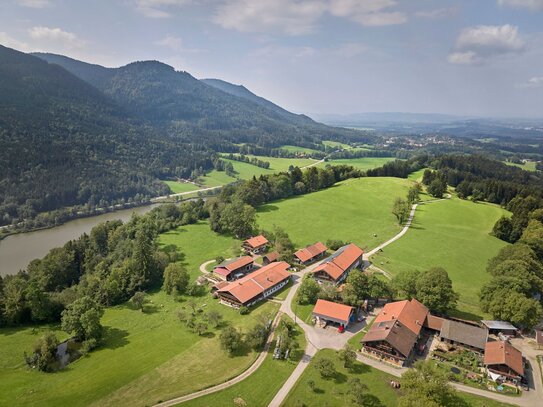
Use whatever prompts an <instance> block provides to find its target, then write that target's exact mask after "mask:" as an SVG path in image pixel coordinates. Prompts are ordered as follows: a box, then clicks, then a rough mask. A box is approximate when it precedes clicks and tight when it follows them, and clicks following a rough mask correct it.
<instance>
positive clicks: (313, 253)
mask: <svg viewBox="0 0 543 407" xmlns="http://www.w3.org/2000/svg"><path fill="white" fill-rule="evenodd" d="M326 250H328V248H327V247H326V246H325V245H323V244H322V243H321V242H317V243H315V244H312V245H310V246H307V247H304V248H303V249H300V250H298V251H296V252H295V253H294V257H296V260H297V261H298V263H300V264H309V263H313V262H314V261H315V260H318V259H320V258H322V257H323V256H324V255H325V254H326Z"/></svg>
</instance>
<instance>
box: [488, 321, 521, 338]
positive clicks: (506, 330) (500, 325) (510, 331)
mask: <svg viewBox="0 0 543 407" xmlns="http://www.w3.org/2000/svg"><path fill="white" fill-rule="evenodd" d="M481 323H482V324H483V325H484V326H485V327H486V328H487V329H488V333H489V334H491V335H499V334H500V333H501V334H504V335H509V336H515V335H516V334H517V331H518V329H517V328H516V327H515V326H514V325H512V324H510V323H509V322H506V321H488V320H484V321H481Z"/></svg>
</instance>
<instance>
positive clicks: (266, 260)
mask: <svg viewBox="0 0 543 407" xmlns="http://www.w3.org/2000/svg"><path fill="white" fill-rule="evenodd" d="M279 257H281V255H280V254H279V252H277V251H275V252H271V253H268V254H266V255H265V256H264V257H263V258H262V263H263V264H264V265H266V264H270V263H273V262H274V261H277V260H279Z"/></svg>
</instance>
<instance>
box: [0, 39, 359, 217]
mask: <svg viewBox="0 0 543 407" xmlns="http://www.w3.org/2000/svg"><path fill="white" fill-rule="evenodd" d="M224 84H225V85H224V86H223V88H224V90H226V91H224V90H221V89H218V88H217V87H215V86H210V85H208V84H206V83H205V82H203V81H200V80H198V79H196V78H194V77H193V76H191V75H190V74H189V73H187V72H178V71H175V69H174V68H172V67H171V66H168V65H166V64H163V63H161V62H157V61H145V62H134V63H131V64H128V65H126V66H123V67H120V68H105V67H102V66H99V65H92V64H88V63H85V62H81V61H77V60H74V59H71V58H68V57H64V56H60V55H52V54H34V55H28V54H24V53H21V52H18V51H15V50H12V49H9V48H6V47H2V46H0V143H1V145H2V149H1V150H0V173H1V174H2V178H1V180H0V226H1V225H5V224H9V223H12V222H20V221H21V220H28V219H34V218H36V217H37V216H38V214H40V213H43V212H48V211H52V210H55V209H58V208H62V207H66V206H74V207H75V206H77V208H74V211H77V212H81V211H83V212H88V211H92V210H93V208H96V207H103V206H108V205H112V204H119V203H120V204H123V203H125V202H131V201H134V200H135V201H141V200H144V199H146V198H148V197H151V196H156V195H159V194H164V193H167V192H168V189H167V187H166V186H165V185H163V184H162V183H160V182H159V181H158V179H159V178H167V177H184V178H186V177H190V174H191V173H192V171H193V170H195V169H198V170H199V171H200V172H201V171H202V170H203V171H205V170H208V169H211V168H212V166H213V161H214V160H215V161H216V154H215V153H216V152H218V151H222V152H237V149H239V147H237V146H236V145H234V143H247V144H250V145H253V146H255V147H256V148H267V149H270V148H274V147H279V146H281V145H284V144H299V145H304V144H306V145H307V144H312V143H315V142H319V141H320V140H322V139H342V140H346V139H349V138H351V137H359V134H358V133H355V132H353V131H350V130H346V129H337V128H333V127H328V126H325V125H323V124H320V123H316V122H314V121H313V120H311V119H310V118H308V117H306V116H303V115H295V114H292V113H290V112H287V111H286V110H284V109H282V108H280V107H279V106H276V105H274V104H273V103H271V102H268V101H266V100H265V99H263V98H259V97H258V96H256V95H254V94H252V93H251V92H249V91H248V90H246V89H245V88H243V89H244V91H242V92H241V93H240V92H238V94H237V95H236V94H232V90H231V89H229V88H230V87H232V86H234V85H230V84H226V82H225V83H224ZM227 85H228V86H227ZM227 88H228V89H227ZM64 215H65V213H58V212H57V213H54V214H49V215H43V216H41V218H39V219H38V221H37V223H36V224H33V225H32V224H30V225H28V227H35V226H45V225H50V224H52V223H54V222H61V221H62V219H63V216H64ZM44 217H47V219H45V218H44Z"/></svg>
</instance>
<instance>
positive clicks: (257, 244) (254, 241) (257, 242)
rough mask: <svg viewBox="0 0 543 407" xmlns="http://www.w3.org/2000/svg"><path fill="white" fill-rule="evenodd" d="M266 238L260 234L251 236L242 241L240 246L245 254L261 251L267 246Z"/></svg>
mask: <svg viewBox="0 0 543 407" xmlns="http://www.w3.org/2000/svg"><path fill="white" fill-rule="evenodd" d="M268 243H269V242H268V239H266V238H265V237H264V236H262V235H258V236H255V237H251V238H250V239H247V240H245V241H244V242H243V244H242V247H243V250H244V251H245V253H247V254H258V253H262V252H263V251H264V250H266V247H268Z"/></svg>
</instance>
